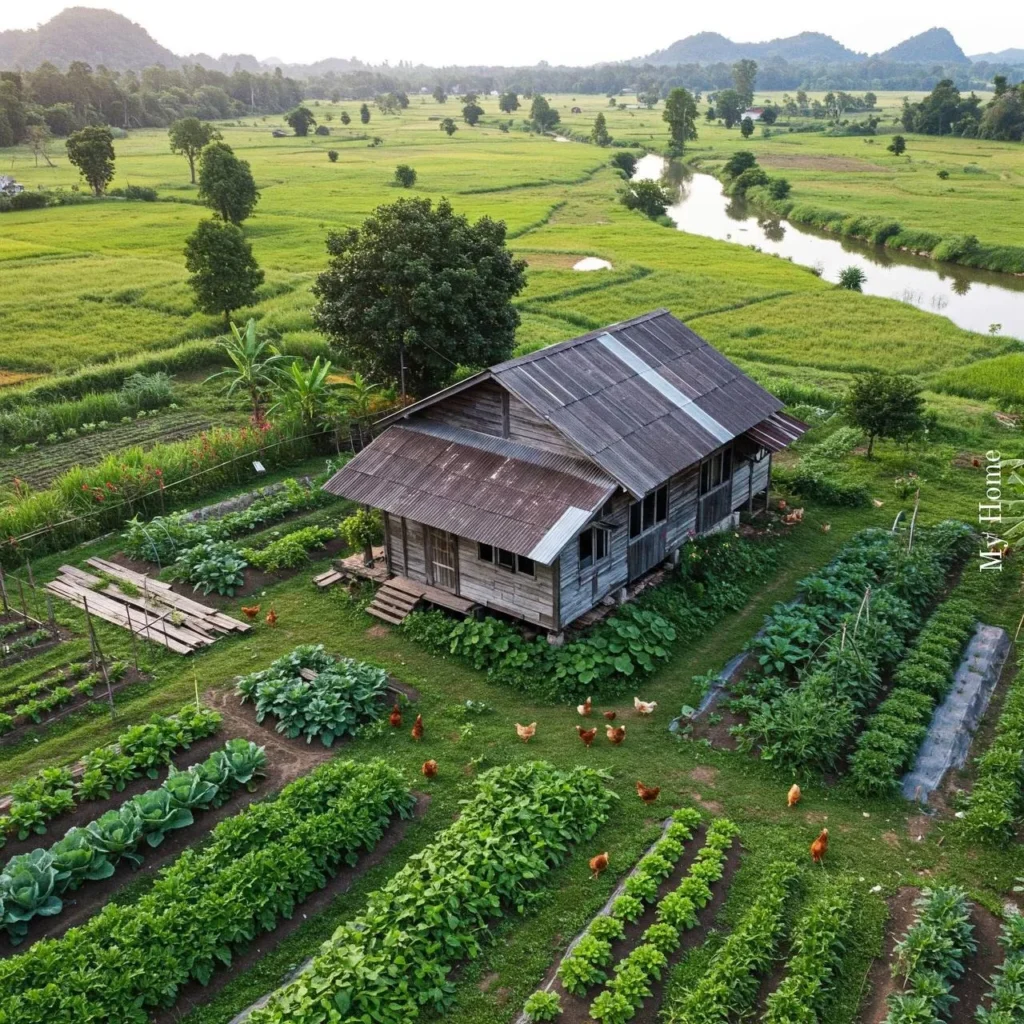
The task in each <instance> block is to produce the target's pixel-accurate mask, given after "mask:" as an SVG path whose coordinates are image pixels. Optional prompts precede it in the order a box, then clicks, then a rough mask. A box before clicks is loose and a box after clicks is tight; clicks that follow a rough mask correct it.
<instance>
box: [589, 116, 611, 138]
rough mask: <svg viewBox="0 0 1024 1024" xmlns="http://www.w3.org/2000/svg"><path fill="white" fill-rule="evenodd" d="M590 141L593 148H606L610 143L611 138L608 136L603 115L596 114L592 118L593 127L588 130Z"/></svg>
mask: <svg viewBox="0 0 1024 1024" xmlns="http://www.w3.org/2000/svg"><path fill="white" fill-rule="evenodd" d="M590 141H591V142H593V143H594V145H595V146H607V145H609V144H610V143H611V141H612V137H611V135H609V134H608V123H607V122H606V121H605V118H604V114H598V115H597V117H595V118H594V127H593V128H592V129H591V130H590Z"/></svg>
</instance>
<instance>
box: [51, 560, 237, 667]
mask: <svg viewBox="0 0 1024 1024" xmlns="http://www.w3.org/2000/svg"><path fill="white" fill-rule="evenodd" d="M87 564H88V565H90V566H92V567H93V568H95V569H99V570H100V571H101V572H103V573H104V576H107V577H110V578H112V579H115V580H121V581H123V582H124V583H126V584H128V585H129V589H131V590H132V591H136V590H141V591H142V593H141V594H139V593H128V592H127V591H126V590H122V589H121V587H119V586H118V585H117V583H110V582H107V583H104V578H103V577H100V576H94V575H92V573H88V572H85V571H84V570H83V569H79V568H77V567H76V566H74V565H62V566H61V567H60V575H59V576H58V577H57V578H56V579H55V580H51V581H50V582H49V583H47V584H46V589H47V590H49V591H50V592H51V593H53V594H56V595H57V596H58V597H61V598H63V599H64V600H65V601H68V602H70V603H71V604H73V605H75V606H76V607H78V608H83V609H84V608H85V607H86V606H88V608H89V613H90V614H91V615H95V616H96V617H97V618H100V619H103V620H104V621H105V622H110V623H113V624H114V625H115V626H121V627H122V628H123V629H129V630H131V632H132V633H134V634H135V635H136V636H138V637H141V638H142V639H144V640H150V641H152V642H153V643H156V644H160V645H161V646H163V647H166V648H168V649H169V650H172V651H174V652H175V653H176V654H192V653H193V652H194V651H197V650H199V649H200V648H203V647H209V645H210V644H212V643H213V642H214V641H215V640H217V638H218V637H219V636H223V635H224V634H226V633H231V632H238V633H246V632H248V631H249V630H250V629H251V628H252V627H250V626H248V625H247V624H246V623H244V622H240V621H239V620H238V619H233V618H232V617H231V616H230V615H225V614H224V613H223V612H219V611H217V609H216V608H208V607H207V606H206V605H203V604H200V603H199V602H198V601H193V600H192V599H191V598H188V597H183V596H182V595H181V594H176V593H175V592H174V591H173V590H171V587H170V584H168V583H164V582H162V581H161V580H155V579H151V578H150V577H148V576H146V575H144V574H142V573H137V572H133V571H132V570H131V569H125V568H124V566H120V565H117V564H115V563H114V562H107V561H105V560H104V559H102V558H90V559H89V560H88V563H87Z"/></svg>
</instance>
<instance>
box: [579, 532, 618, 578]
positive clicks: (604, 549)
mask: <svg viewBox="0 0 1024 1024" xmlns="http://www.w3.org/2000/svg"><path fill="white" fill-rule="evenodd" d="M579 554H580V571H581V572H582V571H583V570H584V569H589V568H590V567H591V566H592V565H596V564H597V563H598V562H603V561H604V560H605V559H606V558H607V557H608V556H609V555H610V554H611V534H610V533H609V531H608V530H606V529H605V528H604V527H603V526H591V527H589V528H588V529H586V530H584V531H583V532H582V533H581V534H580V536H579Z"/></svg>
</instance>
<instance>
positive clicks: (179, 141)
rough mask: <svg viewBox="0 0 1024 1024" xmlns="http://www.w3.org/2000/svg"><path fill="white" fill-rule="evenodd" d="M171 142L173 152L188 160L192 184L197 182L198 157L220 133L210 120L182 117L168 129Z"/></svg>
mask: <svg viewBox="0 0 1024 1024" xmlns="http://www.w3.org/2000/svg"><path fill="white" fill-rule="evenodd" d="M167 136H168V138H169V139H170V142H171V152H172V153H179V154H181V156H183V157H184V158H185V159H186V160H187V161H188V173H189V177H190V178H191V181H192V184H193V185H194V184H195V183H196V157H198V156H199V154H200V153H201V152H202V151H203V147H204V146H208V145H209V144H210V143H211V142H213V141H214V139H219V138H220V133H219V132H218V131H216V129H214V127H213V125H212V124H210V123H209V122H208V121H200V120H199V118H198V117H182V118H179V119H178V120H177V121H175V122H174V123H173V124H172V125H171V127H170V128H168V129H167Z"/></svg>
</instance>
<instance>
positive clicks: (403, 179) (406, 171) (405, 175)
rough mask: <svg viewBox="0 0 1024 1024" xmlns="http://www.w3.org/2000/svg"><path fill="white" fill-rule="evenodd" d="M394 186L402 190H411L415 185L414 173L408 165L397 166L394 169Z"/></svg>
mask: <svg viewBox="0 0 1024 1024" xmlns="http://www.w3.org/2000/svg"><path fill="white" fill-rule="evenodd" d="M395 184H396V185H400V186H401V187H402V188H412V187H413V185H415V184H416V171H415V169H414V168H412V167H410V166H409V165H408V164H399V165H398V166H397V167H396V168H395Z"/></svg>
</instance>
